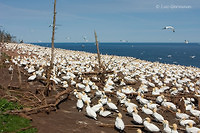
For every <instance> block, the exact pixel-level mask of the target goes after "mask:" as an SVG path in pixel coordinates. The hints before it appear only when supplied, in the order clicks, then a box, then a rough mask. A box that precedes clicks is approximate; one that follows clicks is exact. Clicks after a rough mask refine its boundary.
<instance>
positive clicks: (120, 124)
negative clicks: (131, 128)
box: [115, 113, 125, 132]
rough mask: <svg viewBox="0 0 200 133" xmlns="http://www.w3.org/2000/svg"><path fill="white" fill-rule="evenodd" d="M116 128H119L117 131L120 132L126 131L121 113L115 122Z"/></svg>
mask: <svg viewBox="0 0 200 133" xmlns="http://www.w3.org/2000/svg"><path fill="white" fill-rule="evenodd" d="M115 127H116V128H117V130H119V131H120V132H123V131H124V128H125V126H124V122H123V120H122V114H121V113H118V116H117V118H116V120H115Z"/></svg>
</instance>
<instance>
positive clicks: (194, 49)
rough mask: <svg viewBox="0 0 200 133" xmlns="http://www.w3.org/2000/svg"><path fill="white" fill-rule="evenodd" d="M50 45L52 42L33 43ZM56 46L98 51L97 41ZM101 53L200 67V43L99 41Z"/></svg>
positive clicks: (58, 46) (92, 51)
mask: <svg viewBox="0 0 200 133" xmlns="http://www.w3.org/2000/svg"><path fill="white" fill-rule="evenodd" d="M32 44H35V45H40V46H45V47H50V46H51V43H32ZM55 47H56V48H62V49H69V50H76V51H85V52H90V53H96V51H97V50H96V45H95V43H55ZM99 49H100V53H101V54H108V55H118V56H130V57H134V58H138V59H141V60H147V61H152V62H155V61H157V62H161V63H167V64H177V65H178V64H179V65H184V66H194V67H199V68H200V43H188V44H185V43H122V42H121V43H99Z"/></svg>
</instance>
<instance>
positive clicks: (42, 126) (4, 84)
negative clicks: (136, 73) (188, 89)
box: [0, 51, 183, 133]
mask: <svg viewBox="0 0 200 133" xmlns="http://www.w3.org/2000/svg"><path fill="white" fill-rule="evenodd" d="M4 52H6V53H7V54H8V55H10V56H13V55H16V53H15V52H11V51H4ZM6 58H7V59H9V57H6ZM6 58H4V57H1V60H0V61H1V62H0V86H1V87H0V96H1V97H4V98H8V97H5V95H6V94H8V93H9V91H8V90H7V89H9V86H12V90H13V89H14V90H15V91H19V92H22V93H25V92H31V93H34V94H35V92H36V90H37V89H38V88H41V87H42V86H43V84H42V83H41V82H39V81H33V82H28V81H27V79H28V76H29V75H28V74H27V73H26V72H25V71H24V72H22V71H23V70H22V71H21V87H20V88H19V82H20V81H19V78H18V77H19V73H18V68H17V66H14V71H13V75H12V74H11V73H10V72H9V71H8V68H9V66H10V65H11V64H6V63H5V60H6ZM19 69H20V68H19ZM11 77H12V80H11ZM137 86H139V84H136V85H134V86H133V87H137ZM9 90H10V89H9ZM110 98H111V99H112V101H113V102H114V103H117V100H116V98H115V97H113V96H110ZM8 99H9V98H8ZM76 101H77V99H76V98H75V97H74V96H73V94H71V95H69V97H68V99H67V100H66V101H64V102H62V103H61V104H60V105H59V109H57V110H56V111H51V112H49V113H46V112H41V113H37V114H32V115H30V117H31V118H32V125H33V126H34V127H36V128H37V129H38V133H46V132H48V133H80V132H81V133H86V132H87V133H110V132H118V131H116V130H115V129H114V127H100V126H99V124H100V123H104V124H114V123H115V118H116V116H117V114H116V113H114V114H113V115H112V116H111V117H109V118H103V117H100V116H98V118H97V119H98V120H97V121H96V120H94V119H91V118H88V117H87V116H86V112H85V108H84V109H83V110H82V112H78V110H77V109H76ZM94 102H96V103H97V100H96V101H95V99H94ZM132 102H134V103H137V102H136V101H135V97H133V99H132ZM119 106H120V105H119ZM105 108H106V106H105ZM124 110H125V108H120V110H119V111H120V112H121V113H122V116H123V121H124V123H125V125H133V123H132V122H131V120H132V117H130V116H128V115H127V114H126V112H125V111H124ZM158 113H160V114H162V115H163V116H164V118H167V120H168V121H169V122H170V123H177V124H178V121H177V120H176V119H175V113H173V112H170V111H169V110H165V109H161V110H159V111H158ZM139 115H140V116H141V117H142V118H146V117H147V115H146V114H144V113H142V112H141V111H139ZM153 123H155V122H154V121H153ZM156 125H158V126H159V128H160V129H163V126H162V124H158V123H156ZM178 127H179V128H180V126H179V125H178ZM137 129H138V127H135V128H133V127H125V132H126V133H133V132H136V130H137ZM142 130H143V131H144V132H147V131H145V129H143V128H142ZM179 132H183V131H179Z"/></svg>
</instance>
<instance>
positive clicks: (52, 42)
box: [44, 0, 56, 96]
mask: <svg viewBox="0 0 200 133" xmlns="http://www.w3.org/2000/svg"><path fill="white" fill-rule="evenodd" d="M55 27H56V0H54V15H53V29H52V38H51V61H50V67H49V69H48V70H47V71H48V72H47V86H46V89H45V92H44V93H45V95H46V96H48V94H49V87H50V77H51V72H52V69H53V62H54V36H55Z"/></svg>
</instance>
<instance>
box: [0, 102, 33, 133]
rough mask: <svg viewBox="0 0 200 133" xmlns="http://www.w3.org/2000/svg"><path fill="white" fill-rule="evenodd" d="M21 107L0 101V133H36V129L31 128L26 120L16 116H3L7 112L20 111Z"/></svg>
mask: <svg viewBox="0 0 200 133" xmlns="http://www.w3.org/2000/svg"><path fill="white" fill-rule="evenodd" d="M21 108H23V107H22V106H21V105H19V104H17V103H13V102H8V101H7V100H5V99H0V133H10V132H16V133H36V132H37V129H36V128H32V127H31V125H30V124H31V122H30V120H28V119H25V118H22V117H20V116H17V115H9V114H3V112H5V111H7V110H14V109H21Z"/></svg>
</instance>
